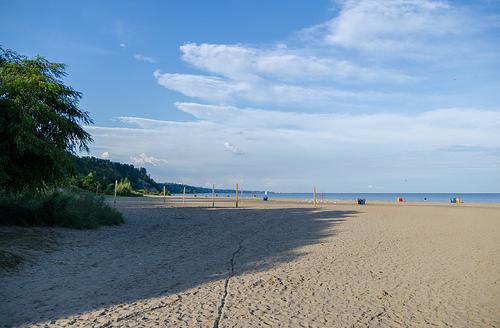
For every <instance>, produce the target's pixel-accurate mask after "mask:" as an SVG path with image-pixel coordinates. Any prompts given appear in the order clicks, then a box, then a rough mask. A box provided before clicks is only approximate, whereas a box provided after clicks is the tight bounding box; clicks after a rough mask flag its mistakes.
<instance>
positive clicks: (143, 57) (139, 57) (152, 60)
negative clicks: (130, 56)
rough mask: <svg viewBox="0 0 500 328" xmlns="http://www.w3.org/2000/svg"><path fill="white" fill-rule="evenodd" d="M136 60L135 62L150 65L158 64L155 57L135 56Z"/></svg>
mask: <svg viewBox="0 0 500 328" xmlns="http://www.w3.org/2000/svg"><path fill="white" fill-rule="evenodd" d="M134 58H135V60H138V61H143V62H147V63H150V64H155V63H156V59H154V58H153V57H149V56H145V55H142V54H135V55H134Z"/></svg>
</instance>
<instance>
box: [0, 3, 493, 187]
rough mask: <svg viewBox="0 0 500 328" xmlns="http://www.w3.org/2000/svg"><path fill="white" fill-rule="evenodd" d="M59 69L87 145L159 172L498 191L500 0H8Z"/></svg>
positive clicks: (11, 25)
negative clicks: (85, 117) (85, 120)
mask: <svg viewBox="0 0 500 328" xmlns="http://www.w3.org/2000/svg"><path fill="white" fill-rule="evenodd" d="M0 44H1V45H2V46H4V47H7V48H12V49H14V50H17V51H18V52H20V53H22V54H26V55H29V56H33V55H36V54H41V55H43V56H45V57H47V58H48V59H49V60H51V61H57V62H64V63H66V64H68V73H69V75H68V77H67V79H66V82H67V83H68V84H70V85H72V86H73V87H74V88H76V89H77V90H79V91H81V92H82V93H83V99H82V102H81V106H82V108H83V109H85V110H87V111H89V112H90V113H91V116H92V117H93V118H94V121H95V124H94V125H93V126H90V127H87V130H88V131H89V132H90V133H91V134H92V135H93V137H94V140H95V142H94V143H93V144H92V146H91V154H92V155H94V156H99V157H102V158H109V159H111V160H116V161H121V162H127V163H133V164H135V165H137V166H144V167H146V168H147V169H148V171H149V172H151V173H152V176H153V177H154V178H155V179H156V180H158V181H176V182H184V183H190V184H196V185H211V184H212V183H216V184H217V185H218V186H221V187H222V186H224V187H229V186H232V185H233V184H234V183H235V182H236V181H238V182H239V183H240V184H241V185H242V186H244V188H246V189H268V190H275V191H308V190H309V189H311V186H312V185H313V184H315V185H317V186H318V189H319V190H320V191H324V192H499V191H500V137H499V135H500V134H499V133H498V131H500V108H499V104H500V78H499V76H500V56H499V55H498V53H500V4H499V2H497V1H487V0H484V1H433V0H421V1H417V0H390V1H369V0H357V1H354V0H346V1H286V2H285V1H282V2H280V1H168V2H160V1H128V2H126V1H79V2H77V1H44V2H38V1H22V2H21V1H5V0H4V1H3V2H2V10H1V11H0Z"/></svg>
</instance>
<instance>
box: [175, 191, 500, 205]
mask: <svg viewBox="0 0 500 328" xmlns="http://www.w3.org/2000/svg"><path fill="white" fill-rule="evenodd" d="M196 195H197V197H212V194H196ZM240 195H241V196H242V197H253V196H254V195H255V196H256V197H258V198H262V197H263V193H247V192H244V193H243V194H240ZM179 196H180V195H179ZM189 196H193V195H192V194H191V195H189ZM217 196H218V198H222V197H225V198H227V197H228V196H229V197H234V193H232V194H227V193H226V194H217ZM268 197H269V198H270V199H273V198H274V199H287V198H288V199H291V198H295V199H305V200H311V199H312V198H313V193H272V192H269V193H268ZM396 197H403V198H404V200H405V201H408V202H422V201H428V202H438V203H449V202H450V198H453V197H459V198H460V199H461V200H462V201H463V202H464V203H500V193H318V194H317V199H318V200H322V199H324V200H355V199H357V198H364V199H366V201H367V202H369V201H371V200H372V201H373V200H376V201H388V202H394V201H395V200H396Z"/></svg>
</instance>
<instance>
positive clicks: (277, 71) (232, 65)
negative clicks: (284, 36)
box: [180, 43, 413, 82]
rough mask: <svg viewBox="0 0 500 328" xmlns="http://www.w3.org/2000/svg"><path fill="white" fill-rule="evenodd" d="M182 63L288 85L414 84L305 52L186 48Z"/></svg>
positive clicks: (392, 73) (399, 76) (212, 46)
mask: <svg viewBox="0 0 500 328" xmlns="http://www.w3.org/2000/svg"><path fill="white" fill-rule="evenodd" d="M180 49H181V52H182V59H183V60H184V61H186V62H188V63H190V64H192V65H193V66H195V67H197V68H200V69H203V70H206V71H208V72H210V73H216V74H221V75H223V76H225V77H228V78H230V79H247V80H250V81H251V80H252V79H255V78H256V77H257V76H258V77H260V78H266V77H267V78H276V79H279V80H284V81H294V80H297V79H300V80H301V81H304V80H306V81H307V80H325V79H328V80H332V79H355V80H362V81H395V82H404V81H409V80H413V78H412V77H410V76H407V75H405V74H403V73H400V72H397V71H394V70H387V69H377V68H369V67H361V66H357V65H355V64H353V63H351V62H349V61H348V60H345V59H342V60H340V59H336V58H334V57H328V58H326V57H318V56H315V55H312V54H307V53H306V52H305V50H291V49H288V48H286V47H285V48H284V47H282V46H278V47H276V48H264V49H259V48H252V47H247V46H243V45H225V44H206V43H204V44H199V45H198V44H195V43H189V44H184V45H182V46H181V47H180Z"/></svg>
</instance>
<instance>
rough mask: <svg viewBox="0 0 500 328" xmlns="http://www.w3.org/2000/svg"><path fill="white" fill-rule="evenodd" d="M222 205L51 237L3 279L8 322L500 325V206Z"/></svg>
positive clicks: (149, 202)
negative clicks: (47, 245) (48, 244)
mask: <svg viewBox="0 0 500 328" xmlns="http://www.w3.org/2000/svg"><path fill="white" fill-rule="evenodd" d="M208 203H209V200H208V199H200V198H197V199H195V198H193V199H189V200H188V201H187V202H186V204H185V206H186V207H184V208H182V202H181V200H180V199H177V200H175V201H173V200H169V201H168V202H167V203H166V204H165V203H163V201H162V199H161V198H150V197H147V198H146V197H145V198H141V199H138V198H136V199H130V198H123V199H119V201H118V204H117V206H118V208H120V210H121V211H122V212H123V213H124V216H125V219H126V222H127V224H125V225H123V226H118V227H103V228H99V229H97V230H90V231H75V230H68V229H42V231H46V232H47V234H49V235H50V236H51V238H55V240H56V242H57V247H56V248H54V249H51V250H50V251H33V252H32V253H31V254H30V259H31V260H30V261H29V262H27V263H25V264H23V265H21V266H20V267H19V268H18V269H17V270H16V271H0V323H1V325H0V326H6V327H7V326H46V325H48V326H54V327H56V326H85V327H90V326H94V327H108V326H120V327H121V326H129V327H140V326H141V327H142V326H161V327H163V326H169V327H259V326H262V327H264V326H267V327H269V326H272V327H277V326H287V327H350V326H353V327H363V326H370V327H377V326H383V327H387V326H389V327H400V326H413V327H421V326H425V325H429V326H431V325H437V326H454V327H498V326H500V310H499V309H500V207H499V206H494V205H469V204H463V205H458V206H457V205H455V206H452V205H448V204H442V205H437V204H416V205H412V204H383V203H380V204H368V205H366V206H358V205H354V204H347V203H338V204H333V203H328V204H321V205H320V208H318V209H316V210H314V209H312V208H311V204H310V203H307V202H300V201H274V200H273V201H271V202H262V201H260V200H243V202H242V204H241V207H240V208H238V209H234V208H229V206H231V205H232V203H229V202H228V201H226V202H221V201H220V200H219V202H218V206H220V207H219V208H215V209H211V208H205V207H201V206H206V205H207V204H208ZM8 229H11V228H7V227H0V231H4V232H5V231H7V230H8ZM28 230H29V229H27V231H28ZM14 246H15V245H14ZM14 246H13V247H14Z"/></svg>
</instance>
